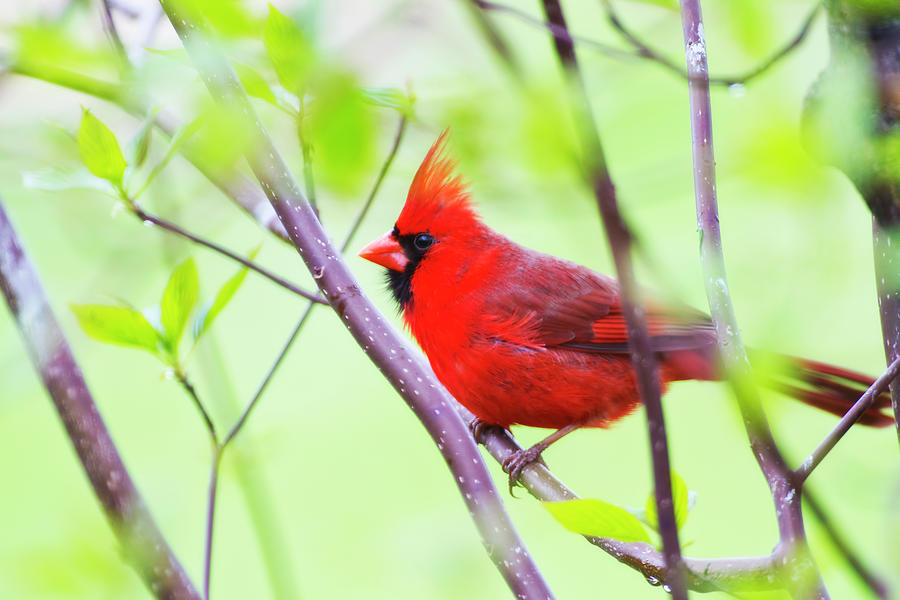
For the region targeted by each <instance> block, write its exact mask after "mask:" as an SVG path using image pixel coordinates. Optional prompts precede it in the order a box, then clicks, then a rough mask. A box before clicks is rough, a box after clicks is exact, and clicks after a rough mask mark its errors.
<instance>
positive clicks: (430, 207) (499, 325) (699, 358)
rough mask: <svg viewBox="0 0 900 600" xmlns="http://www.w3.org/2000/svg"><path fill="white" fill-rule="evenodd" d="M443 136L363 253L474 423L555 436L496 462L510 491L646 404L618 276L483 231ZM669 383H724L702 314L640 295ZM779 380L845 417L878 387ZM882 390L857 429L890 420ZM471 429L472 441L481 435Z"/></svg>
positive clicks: (828, 379)
mask: <svg viewBox="0 0 900 600" xmlns="http://www.w3.org/2000/svg"><path fill="white" fill-rule="evenodd" d="M445 137H446V132H445V133H444V134H442V135H441V137H440V138H439V139H438V140H437V142H436V143H435V144H434V145H433V146H432V147H431V149H430V150H429V152H428V154H427V155H426V156H425V160H424V161H423V162H422V165H421V166H420V167H419V169H418V171H417V172H416V175H415V177H414V179H413V182H412V185H411V186H410V188H409V194H408V195H407V198H406V204H405V205H404V207H403V210H402V211H401V212H400V216H399V217H398V218H397V222H396V224H395V225H394V228H393V229H392V230H391V231H389V232H388V233H386V234H385V235H384V236H382V237H381V238H379V239H377V240H375V241H373V242H372V243H370V244H369V245H367V246H366V247H365V248H363V250H362V251H361V252H360V253H359V255H360V256H361V257H363V258H366V259H368V260H370V261H372V262H374V263H377V264H379V265H381V266H383V267H386V268H387V276H388V285H389V287H390V290H391V292H393V295H394V298H395V299H396V300H397V302H398V304H399V305H400V310H401V311H402V313H403V320H404V322H405V324H406V326H407V327H408V328H409V330H410V331H411V332H412V334H413V336H415V338H416V340H417V341H418V342H419V344H420V345H421V347H422V349H423V350H424V351H425V354H426V355H427V356H428V359H429V361H430V362H431V367H432V368H433V369H434V372H435V374H436V375H437V376H438V379H440V380H441V382H442V383H443V384H444V386H446V388H447V390H448V391H449V392H450V393H451V394H452V395H453V396H454V397H455V398H456V399H457V400H458V401H459V402H461V403H462V404H463V405H464V406H465V407H466V408H468V409H469V410H470V411H471V412H472V413H473V414H474V415H475V416H476V417H477V419H478V422H476V427H479V428H480V427H482V426H484V425H498V426H500V427H503V428H509V426H510V425H514V424H518V425H528V426H532V427H545V428H552V429H556V430H557V431H556V432H555V433H553V434H552V435H550V436H548V437H547V438H545V439H544V440H542V441H541V442H539V443H537V444H535V445H534V446H532V447H531V448H529V449H528V450H524V451H521V452H519V453H517V454H515V455H513V456H511V457H510V458H509V459H507V460H506V461H505V462H504V465H503V467H504V470H505V471H506V472H507V473H509V475H510V485H512V483H513V482H514V481H515V480H516V479H517V478H518V475H519V473H520V472H521V470H522V469H523V468H524V467H525V466H526V465H528V464H529V463H531V462H533V461H535V460H538V459H539V458H540V455H541V452H543V451H544V450H545V449H546V448H547V447H548V446H549V445H550V444H552V443H553V442H555V441H556V440H558V439H559V438H561V437H563V436H564V435H566V434H567V433H570V432H572V431H574V430H575V429H578V428H580V427H607V426H608V425H610V424H611V423H613V422H614V421H616V420H618V419H621V418H622V417H624V416H625V415H627V414H629V413H631V412H632V411H634V410H635V408H636V407H637V406H638V404H639V403H640V396H639V394H638V390H637V384H636V381H635V374H634V371H633V370H632V366H631V358H630V356H629V352H628V339H627V334H626V328H625V321H624V319H623V316H622V310H621V306H620V302H619V285H618V282H617V281H616V280H615V279H613V278H612V277H609V276H607V275H601V274H600V273H596V272H594V271H591V270H590V269H587V268H585V267H583V266H581V265H577V264H575V263H572V262H569V261H566V260H563V259H561V258H556V257H554V256H550V255H547V254H542V253H540V252H536V251H534V250H530V249H528V248H525V247H523V246H520V245H519V244H516V243H515V242H513V241H512V240H510V239H509V238H507V237H505V236H503V235H501V234H499V233H497V232H496V231H494V230H493V229H491V228H490V227H488V226H487V225H485V224H484V223H483V222H482V221H481V219H480V217H479V216H478V213H477V212H476V210H475V207H474V206H473V204H472V202H471V200H470V197H469V193H468V191H467V189H466V186H465V184H464V183H463V182H462V180H461V179H460V178H459V177H458V176H457V175H455V174H454V169H455V166H454V163H453V162H452V161H451V160H450V159H449V158H447V157H446V156H445V153H444V141H445ZM645 309H646V313H647V323H648V327H649V329H650V334H651V337H652V341H653V344H654V349H655V350H656V352H657V359H658V361H659V377H660V384H661V386H662V388H663V389H665V388H666V385H667V384H668V383H669V382H671V381H679V380H686V379H702V380H715V379H719V378H720V370H719V368H718V361H717V355H716V337H715V331H714V329H713V325H712V323H711V322H710V319H709V317H707V316H706V315H704V314H703V313H701V312H699V311H695V310H691V309H686V308H682V307H676V306H671V305H667V304H664V303H661V302H650V303H645ZM782 358H783V359H784V360H785V362H786V363H787V365H788V366H787V368H786V370H785V371H784V372H783V373H782V376H781V377H780V378H778V379H773V380H772V383H773V385H774V387H776V388H778V389H780V390H781V391H783V392H785V393H786V394H788V395H790V396H792V397H794V398H796V399H798V400H800V401H802V402H805V403H807V404H809V405H811V406H815V407H817V408H821V409H823V410H826V411H828V412H831V413H834V414H837V415H843V413H844V412H846V411H847V409H849V408H850V407H851V406H852V405H853V403H854V402H855V401H856V400H857V399H858V398H859V396H860V395H861V394H862V393H863V392H864V391H865V389H866V388H867V387H868V386H870V385H871V384H872V382H873V380H872V378H870V377H867V376H865V375H862V374H859V373H855V372H852V371H848V370H845V369H841V368H838V367H833V366H831V365H826V364H823V363H818V362H815V361H810V360H805V359H796V358H789V357H782ZM888 407H890V397H889V395H888V394H887V393H884V394H882V395H881V396H880V397H879V398H877V399H876V401H875V402H874V404H873V406H872V407H871V408H870V409H869V410H868V411H867V412H866V413H865V414H864V415H863V416H862V418H861V419H860V423H863V424H865V425H871V426H876V427H884V426H887V425H890V424H891V423H893V418H892V417H891V416H890V414H889V413H887V412H882V411H883V410H884V409H886V408H888ZM477 437H478V436H477V435H476V438H477Z"/></svg>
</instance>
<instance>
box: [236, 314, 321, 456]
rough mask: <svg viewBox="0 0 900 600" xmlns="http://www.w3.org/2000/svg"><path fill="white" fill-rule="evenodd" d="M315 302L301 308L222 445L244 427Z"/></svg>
mask: <svg viewBox="0 0 900 600" xmlns="http://www.w3.org/2000/svg"><path fill="white" fill-rule="evenodd" d="M315 306H316V305H315V304H313V303H312V302H310V303H309V304H308V305H307V306H306V308H305V309H303V314H302V315H300V319H299V320H298V321H297V324H296V325H295V326H294V330H293V331H292V332H291V334H290V335H289V336H288V339H287V341H286V342H285V343H284V345H283V346H282V347H281V350H280V351H279V352H278V355H277V356H276V357H275V360H274V361H273V362H272V365H271V366H270V367H269V370H268V371H267V372H266V375H265V377H263V380H262V382H260V384H259V386H257V388H256V392H255V393H254V394H253V397H252V398H251V399H250V402H248V403H247V405H246V406H245V407H244V411H243V412H242V413H241V416H240V417H239V418H238V420H237V421H236V422H235V424H234V425H233V426H232V427H231V430H230V431H229V432H228V434H227V435H226V436H225V439H223V440H222V446H223V447H224V446H227V445H228V444H230V443H231V440H233V439H234V437H235V436H236V435H237V434H238V433H239V432H240V431H241V429H243V428H244V424H245V423H246V422H247V419H248V418H249V417H250V413H251V412H252V411H253V409H254V407H256V405H257V403H258V402H259V399H260V398H261V397H262V395H263V392H265V391H266V388H267V387H268V385H269V382H270V381H272V377H274V376H275V372H276V371H277V370H278V367H279V366H281V363H282V362H283V361H284V357H285V356H287V353H288V350H290V348H291V346H292V345H293V344H294V340H296V339H297V336H298V335H299V334H300V330H301V329H303V325H305V324H306V320H307V319H308V318H309V315H310V314H312V311H313V308H315Z"/></svg>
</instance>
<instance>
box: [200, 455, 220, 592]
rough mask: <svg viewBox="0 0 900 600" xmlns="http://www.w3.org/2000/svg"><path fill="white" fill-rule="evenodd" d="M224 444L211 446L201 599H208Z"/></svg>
mask: <svg viewBox="0 0 900 600" xmlns="http://www.w3.org/2000/svg"><path fill="white" fill-rule="evenodd" d="M224 449H225V448H224V445H216V446H215V447H214V448H213V456H212V462H211V464H210V466H209V492H208V496H207V501H206V542H205V543H204V545H203V600H209V582H210V577H211V575H212V552H213V523H214V521H215V515H216V491H217V489H218V485H219V466H220V464H221V462H222V451H223V450H224Z"/></svg>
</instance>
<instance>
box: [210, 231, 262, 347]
mask: <svg viewBox="0 0 900 600" xmlns="http://www.w3.org/2000/svg"><path fill="white" fill-rule="evenodd" d="M261 247H262V246H261V245H260V246H257V247H256V248H254V249H253V250H252V251H250V254H249V255H248V256H247V258H248V259H250V260H253V259H254V258H255V257H256V255H257V254H258V253H259V249H260V248H261ZM247 271H249V269H248V268H247V267H244V268H242V269H241V270H240V271H238V272H237V273H235V274H234V275H233V276H232V277H231V278H230V279H229V280H228V281H226V282H225V284H224V285H222V287H221V288H219V291H218V293H216V297H215V298H214V299H213V301H212V302H211V303H210V304H208V305H206V306H205V307H204V308H202V309H200V311H199V312H198V313H197V316H196V317H195V319H194V327H193V329H194V339H195V340H197V339H199V338H200V336H201V335H203V334H204V333H206V331H207V330H208V329H209V328H210V327H211V326H212V324H213V321H214V320H215V318H216V317H217V316H219V313H220V312H222V309H224V308H225V306H226V305H227V304H228V302H229V301H231V299H232V298H233V297H234V294H235V293H236V292H237V291H238V288H239V287H241V284H242V283H244V279H245V278H246V277H247Z"/></svg>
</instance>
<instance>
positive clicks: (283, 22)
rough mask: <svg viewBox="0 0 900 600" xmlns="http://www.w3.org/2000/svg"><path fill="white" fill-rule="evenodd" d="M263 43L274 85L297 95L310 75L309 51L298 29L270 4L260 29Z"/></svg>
mask: <svg viewBox="0 0 900 600" xmlns="http://www.w3.org/2000/svg"><path fill="white" fill-rule="evenodd" d="M263 43H264V44H265V46H266V53H267V54H268V55H269V60H271V61H272V66H273V67H274V68H275V74H276V75H277V76H278V81H280V82H281V85H283V86H284V87H285V89H287V90H289V91H291V92H293V93H294V94H298V95H300V91H301V89H302V88H303V86H304V85H305V84H306V81H307V79H308V78H309V74H310V72H311V71H312V67H313V62H314V58H315V57H314V53H313V47H312V45H311V44H310V43H309V40H307V38H306V35H304V33H303V31H301V30H300V27H298V26H297V24H296V23H295V22H294V21H293V20H292V19H290V18H288V17H286V16H284V15H283V14H281V13H280V12H278V9H276V8H275V7H274V6H272V5H271V4H270V5H269V17H268V18H267V19H266V24H265V27H264V29H263Z"/></svg>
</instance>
